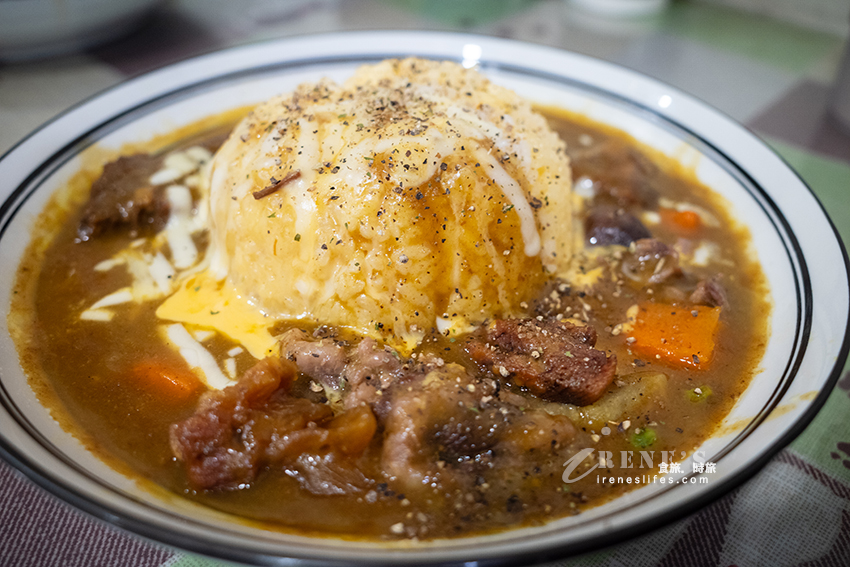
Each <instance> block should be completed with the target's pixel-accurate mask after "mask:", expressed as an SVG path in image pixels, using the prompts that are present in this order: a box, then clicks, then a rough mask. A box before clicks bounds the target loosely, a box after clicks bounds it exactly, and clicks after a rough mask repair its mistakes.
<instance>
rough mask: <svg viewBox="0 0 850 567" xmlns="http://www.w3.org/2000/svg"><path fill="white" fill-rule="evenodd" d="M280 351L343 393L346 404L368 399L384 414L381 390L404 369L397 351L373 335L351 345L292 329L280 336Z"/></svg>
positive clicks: (319, 380)
mask: <svg viewBox="0 0 850 567" xmlns="http://www.w3.org/2000/svg"><path fill="white" fill-rule="evenodd" d="M281 352H282V354H283V357H284V358H287V359H288V360H291V361H293V362H295V364H296V365H297V366H298V371H299V372H303V373H304V374H306V375H307V376H309V377H310V378H312V379H313V380H315V381H316V382H318V383H320V384H322V385H323V386H325V387H326V388H328V389H330V390H334V391H338V392H340V393H341V394H342V395H344V404H345V407H346V408H354V407H357V406H359V405H361V404H363V403H367V404H370V405H371V406H372V408H373V409H374V410H375V411H377V412H378V413H380V414H382V415H383V413H384V412H385V410H386V408H385V407H384V406H385V405H386V402H387V400H386V399H385V398H383V397H382V392H383V390H386V389H387V388H389V387H390V385H391V384H392V383H393V382H394V381H395V380H396V379H398V378H399V376H401V374H402V372H403V368H402V363H401V361H400V359H399V355H398V353H396V352H395V351H393V350H392V349H390V348H388V347H385V346H381V345H379V344H378V343H377V341H375V340H374V339H370V338H365V339H363V340H361V341H360V342H359V343H357V345H356V346H354V347H351V346H349V345H348V344H347V343H344V342H342V341H337V340H336V339H333V338H327V337H325V338H311V337H309V336H308V335H307V333H305V332H304V331H301V330H299V329H292V330H290V331H287V332H286V333H284V335H283V337H282V338H281ZM379 402H380V403H379Z"/></svg>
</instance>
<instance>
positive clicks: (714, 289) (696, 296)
mask: <svg viewBox="0 0 850 567" xmlns="http://www.w3.org/2000/svg"><path fill="white" fill-rule="evenodd" d="M690 301H691V303H696V304H697V305H707V306H708V307H725V306H726V303H727V299H726V290H725V289H723V286H722V285H720V277H719V276H714V277H711V278H708V279H705V280H700V282H699V283H698V284H697V287H696V289H695V290H694V292H693V293H692V294H691V297H690Z"/></svg>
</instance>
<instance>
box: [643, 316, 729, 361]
mask: <svg viewBox="0 0 850 567" xmlns="http://www.w3.org/2000/svg"><path fill="white" fill-rule="evenodd" d="M719 317H720V307H706V306H704V305H697V306H693V307H683V306H676V305H668V304H663V303H649V302H647V303H642V304H640V305H639V306H638V314H637V316H636V317H635V324H634V327H633V329H632V332H631V337H632V338H633V339H634V342H633V343H632V349H633V350H634V351H636V352H639V353H641V354H643V355H645V356H649V357H650V358H652V359H655V360H660V361H662V362H664V363H666V364H669V365H672V366H679V367H691V368H697V369H706V368H708V366H709V365H710V364H711V360H712V358H713V357H714V341H715V336H716V334H717V328H718V321H719Z"/></svg>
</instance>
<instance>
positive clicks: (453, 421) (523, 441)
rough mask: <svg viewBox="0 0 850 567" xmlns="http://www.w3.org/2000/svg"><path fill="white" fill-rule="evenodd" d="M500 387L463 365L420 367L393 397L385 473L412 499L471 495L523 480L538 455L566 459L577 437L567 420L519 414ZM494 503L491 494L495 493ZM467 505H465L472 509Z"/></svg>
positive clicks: (386, 436)
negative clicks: (508, 479)
mask: <svg viewBox="0 0 850 567" xmlns="http://www.w3.org/2000/svg"><path fill="white" fill-rule="evenodd" d="M502 393H503V391H502V390H500V387H499V384H498V382H496V381H495V380H493V379H490V378H482V377H481V376H473V375H470V374H469V373H467V372H466V370H465V369H464V368H463V367H462V366H460V365H457V364H445V365H443V366H438V367H431V368H428V367H427V365H424V366H422V367H417V368H416V369H415V370H412V371H411V372H410V373H409V374H408V375H406V376H405V377H404V378H403V379H402V380H400V381H399V382H397V383H396V384H395V385H394V386H393V388H392V389H391V390H390V392H389V395H390V396H391V398H392V403H391V410H390V412H389V414H388V416H387V419H386V423H385V433H384V447H383V452H382V457H381V464H382V467H383V470H384V471H385V473H386V474H387V475H389V478H390V479H391V481H392V482H393V484H394V486H396V487H398V488H399V489H402V490H404V491H405V492H407V493H413V492H417V491H428V492H431V491H433V490H434V489H437V490H440V491H442V492H443V493H444V494H460V495H467V494H473V493H476V492H477V491H476V490H474V486H473V485H474V483H475V482H476V480H477V479H489V482H490V484H491V485H494V486H495V485H497V484H503V483H501V482H497V481H496V479H495V478H493V476H494V475H496V476H498V475H501V474H506V475H510V474H514V473H516V474H521V473H518V472H517V471H520V470H521V469H522V467H523V463H522V462H518V461H517V456H523V457H520V460H521V459H523V458H526V459H527V456H528V454H529V453H530V452H536V453H537V454H538V455H539V456H540V461H541V462H548V461H551V462H555V463H557V464H559V465H560V463H561V462H563V460H562V459H561V458H559V457H555V458H553V455H560V454H561V452H562V451H566V450H568V448H569V447H570V444H571V442H572V441H573V439H574V437H575V435H576V429H575V427H574V426H573V424H572V422H570V420H569V419H568V418H566V417H565V416H555V415H549V414H547V413H545V412H542V411H539V410H531V409H526V408H524V409H521V408H520V405H522V406H524V405H527V404H526V403H525V402H527V400H525V398H522V397H521V396H517V395H515V394H514V395H513V396H512V397H513V398H520V400H519V402H520V405H516V404H515V403H512V401H508V400H506V399H504V398H503V397H502V396H501V394H502ZM490 495H491V496H492V495H493V494H492V493H490ZM468 504H469V503H468V502H467V505H468Z"/></svg>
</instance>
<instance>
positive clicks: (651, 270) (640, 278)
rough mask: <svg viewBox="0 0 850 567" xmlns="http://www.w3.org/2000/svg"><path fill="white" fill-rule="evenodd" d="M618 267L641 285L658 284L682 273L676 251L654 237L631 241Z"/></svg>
mask: <svg viewBox="0 0 850 567" xmlns="http://www.w3.org/2000/svg"><path fill="white" fill-rule="evenodd" d="M620 269H621V271H622V272H623V275H625V276H626V277H627V278H629V279H630V280H632V281H634V282H636V283H638V284H639V285H641V286H645V285H649V284H659V283H662V282H665V281H667V280H669V279H671V278H673V277H675V276H679V275H681V274H682V269H681V268H680V267H679V254H678V252H676V251H675V250H674V249H673V248H671V247H670V246H667V245H666V244H664V243H663V242H661V241H660V240H656V239H654V238H642V239H640V240H636V241H635V242H633V243H632V244H631V246H630V247H629V253H628V254H627V255H626V257H625V258H623V263H622V265H621V267H620Z"/></svg>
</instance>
